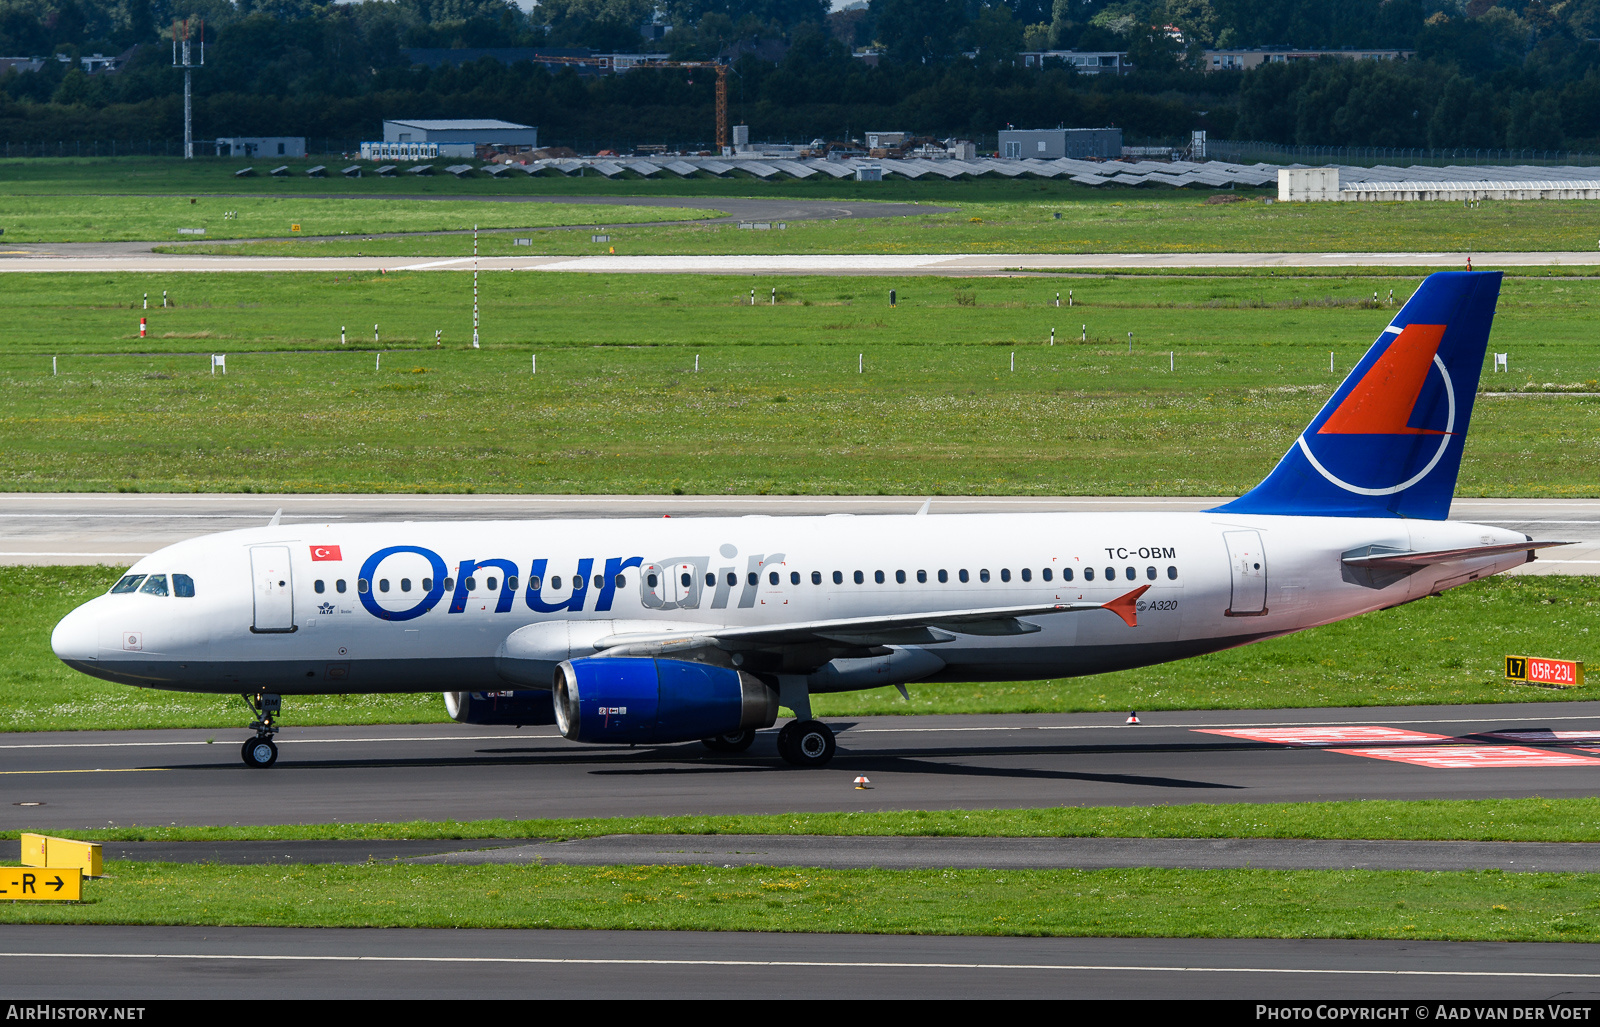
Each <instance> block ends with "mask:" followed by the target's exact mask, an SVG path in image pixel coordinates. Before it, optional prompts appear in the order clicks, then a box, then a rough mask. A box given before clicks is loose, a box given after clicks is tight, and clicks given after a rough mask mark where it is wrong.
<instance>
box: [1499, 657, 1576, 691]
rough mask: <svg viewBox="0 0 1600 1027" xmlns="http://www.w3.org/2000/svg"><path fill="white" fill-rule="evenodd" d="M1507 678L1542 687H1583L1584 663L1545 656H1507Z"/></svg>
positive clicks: (1519, 682)
mask: <svg viewBox="0 0 1600 1027" xmlns="http://www.w3.org/2000/svg"><path fill="white" fill-rule="evenodd" d="M1506 680H1507V681H1515V682H1517V683H1518V684H1522V685H1537V686H1538V687H1540V688H1582V687H1583V663H1582V662H1581V661H1578V660H1551V659H1547V658H1545V657H1543V656H1507V657H1506Z"/></svg>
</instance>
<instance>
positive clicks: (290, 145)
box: [217, 136, 306, 157]
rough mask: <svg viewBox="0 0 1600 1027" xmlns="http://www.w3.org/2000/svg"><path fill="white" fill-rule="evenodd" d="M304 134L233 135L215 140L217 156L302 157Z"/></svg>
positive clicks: (304, 147) (304, 149)
mask: <svg viewBox="0 0 1600 1027" xmlns="http://www.w3.org/2000/svg"><path fill="white" fill-rule="evenodd" d="M305 155H306V137H305V136H233V137H232V138H219V139H218V140H217V156H218V157H304V156H305Z"/></svg>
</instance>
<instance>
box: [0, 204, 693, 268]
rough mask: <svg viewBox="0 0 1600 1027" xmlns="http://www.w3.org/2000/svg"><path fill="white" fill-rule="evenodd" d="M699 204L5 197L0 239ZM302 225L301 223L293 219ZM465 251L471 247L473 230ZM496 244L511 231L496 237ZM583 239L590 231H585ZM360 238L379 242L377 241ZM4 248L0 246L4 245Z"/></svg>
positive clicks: (505, 244)
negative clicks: (639, 204)
mask: <svg viewBox="0 0 1600 1027" xmlns="http://www.w3.org/2000/svg"><path fill="white" fill-rule="evenodd" d="M721 216H722V212H721V211H718V210H708V209H697V208H693V207H641V206H632V205H627V206H613V205H610V204H607V205H605V206H595V205H593V204H574V203H486V202H472V201H469V200H454V199H438V200H429V201H427V202H415V203H407V202H404V201H400V200H393V199H376V198H365V197H363V198H357V197H349V198H328V197H311V196H294V195H290V196H269V197H262V196H204V197H199V196H191V197H184V196H95V195H90V196H38V195H34V196H29V195H11V196H6V195H0V227H3V228H4V229H5V235H4V237H3V238H0V244H7V245H9V244H15V243H39V242H93V241H99V240H112V241H126V240H141V241H146V240H160V239H183V238H185V236H184V235H183V234H181V233H180V232H179V231H178V229H179V228H190V229H195V228H201V229H204V230H205V235H206V238H207V239H251V238H256V237H262V236H279V235H281V236H290V235H292V234H294V232H295V231H298V232H300V233H302V234H305V235H343V234H350V235H357V234H361V233H367V232H435V231H459V230H461V229H471V228H472V226H473V225H474V224H477V225H480V226H481V227H482V228H485V229H491V228H547V227H550V226H553V225H592V224H594V223H595V219H596V218H605V219H606V220H607V221H617V222H635V221H682V220H688V219H690V218H714V217H721ZM296 225H298V226H299V228H298V230H296V229H295V227H294V226H296ZM463 238H465V239H466V249H465V250H464V251H463V252H465V253H469V254H470V253H471V252H472V236H471V235H466V236H463ZM491 238H493V240H494V244H495V246H496V249H497V251H498V250H500V249H509V248H510V246H511V239H512V237H511V236H509V235H503V236H502V235H496V236H492V237H491ZM584 238H588V237H587V236H585V237H584ZM361 245H368V246H375V245H376V244H375V243H366V244H361ZM3 249H4V246H3V245H0V250H3ZM522 252H527V251H526V249H525V248H524V249H523V250H522Z"/></svg>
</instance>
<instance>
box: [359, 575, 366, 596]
mask: <svg viewBox="0 0 1600 1027" xmlns="http://www.w3.org/2000/svg"><path fill="white" fill-rule="evenodd" d="M367 589H368V585H367V579H366V578H357V579H356V591H357V592H360V593H361V594H362V595H366V594H367Z"/></svg>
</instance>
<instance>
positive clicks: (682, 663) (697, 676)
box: [554, 656, 778, 744]
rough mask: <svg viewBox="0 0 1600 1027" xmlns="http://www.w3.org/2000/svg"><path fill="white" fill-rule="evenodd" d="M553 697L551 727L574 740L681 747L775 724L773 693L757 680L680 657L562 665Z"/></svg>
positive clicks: (775, 694)
mask: <svg viewBox="0 0 1600 1027" xmlns="http://www.w3.org/2000/svg"><path fill="white" fill-rule="evenodd" d="M554 700H555V717H556V726H557V727H558V728H560V730H561V733H562V734H563V735H565V736H567V737H568V738H570V739H572V740H573V741H574V742H643V743H647V744H648V743H660V742H687V741H692V740H694V739H699V738H710V737H713V736H716V735H724V734H732V733H733V732H736V731H743V730H746V729H750V728H763V727H771V726H772V724H773V722H775V721H776V720H777V719H778V692H777V690H776V689H774V688H772V687H770V686H768V685H767V684H765V683H764V682H763V681H761V679H760V678H757V677H755V676H754V675H751V674H746V673H744V672H743V671H738V670H733V669H730V668H728V667H714V666H710V665H708V664H704V663H690V662H689V661H687V660H656V659H649V658H646V657H634V656H621V657H613V656H595V657H588V658H585V659H578V660H567V661H565V662H563V663H562V664H561V665H560V666H559V667H557V668H556V674H555V691H554Z"/></svg>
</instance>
